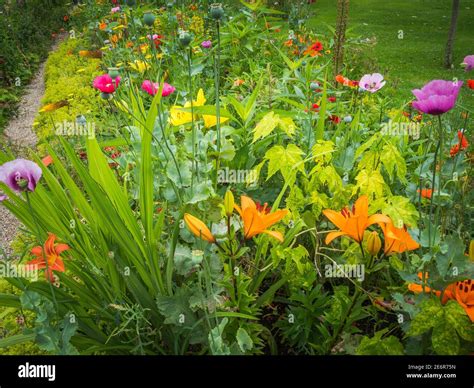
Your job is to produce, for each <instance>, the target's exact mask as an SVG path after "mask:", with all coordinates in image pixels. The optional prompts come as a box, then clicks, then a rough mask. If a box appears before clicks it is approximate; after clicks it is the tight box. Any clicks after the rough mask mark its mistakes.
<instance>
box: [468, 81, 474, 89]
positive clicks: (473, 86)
mask: <svg viewBox="0 0 474 388" xmlns="http://www.w3.org/2000/svg"><path fill="white" fill-rule="evenodd" d="M467 87H468V88H469V89H474V79H468V80H467Z"/></svg>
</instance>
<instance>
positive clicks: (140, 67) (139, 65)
mask: <svg viewBox="0 0 474 388" xmlns="http://www.w3.org/2000/svg"><path fill="white" fill-rule="evenodd" d="M129 65H130V67H131V68H132V69H133V70H135V71H138V72H139V73H143V72H144V71H145V70H148V69H149V68H150V65H149V64H148V63H146V62H143V61H140V60H136V61H133V62H130V63H129Z"/></svg>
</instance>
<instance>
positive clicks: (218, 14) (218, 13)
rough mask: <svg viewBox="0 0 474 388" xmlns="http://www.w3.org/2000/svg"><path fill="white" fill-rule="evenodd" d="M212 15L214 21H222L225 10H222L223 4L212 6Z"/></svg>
mask: <svg viewBox="0 0 474 388" xmlns="http://www.w3.org/2000/svg"><path fill="white" fill-rule="evenodd" d="M210 15H211V17H212V18H213V19H214V20H221V19H222V18H223V17H224V8H222V4H221V3H214V4H211V10H210Z"/></svg>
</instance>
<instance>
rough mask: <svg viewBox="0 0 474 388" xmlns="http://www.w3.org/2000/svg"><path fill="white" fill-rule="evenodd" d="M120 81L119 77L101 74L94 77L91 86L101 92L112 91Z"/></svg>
mask: <svg viewBox="0 0 474 388" xmlns="http://www.w3.org/2000/svg"><path fill="white" fill-rule="evenodd" d="M119 83H120V77H117V78H116V79H115V80H113V79H112V77H111V76H110V75H108V74H103V75H99V76H97V77H95V79H94V83H93V86H94V88H95V89H98V90H100V91H101V92H102V93H113V92H115V89H116V88H117V86H118V85H119Z"/></svg>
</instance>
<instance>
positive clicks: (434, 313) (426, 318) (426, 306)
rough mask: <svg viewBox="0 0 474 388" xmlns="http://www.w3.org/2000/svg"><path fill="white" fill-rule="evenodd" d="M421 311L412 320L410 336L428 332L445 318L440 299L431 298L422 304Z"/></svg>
mask: <svg viewBox="0 0 474 388" xmlns="http://www.w3.org/2000/svg"><path fill="white" fill-rule="evenodd" d="M420 307H421V310H420V312H419V313H418V314H417V315H416V316H415V318H413V320H412V321H411V325H410V328H409V330H408V332H407V335H408V336H416V335H420V334H423V333H425V332H427V331H428V330H429V329H431V328H432V327H434V326H436V325H437V324H438V323H439V321H440V320H442V319H443V318H444V311H443V307H442V306H441V302H440V301H439V299H436V298H430V299H427V300H426V301H424V302H423V303H422V304H421V306H420Z"/></svg>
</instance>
